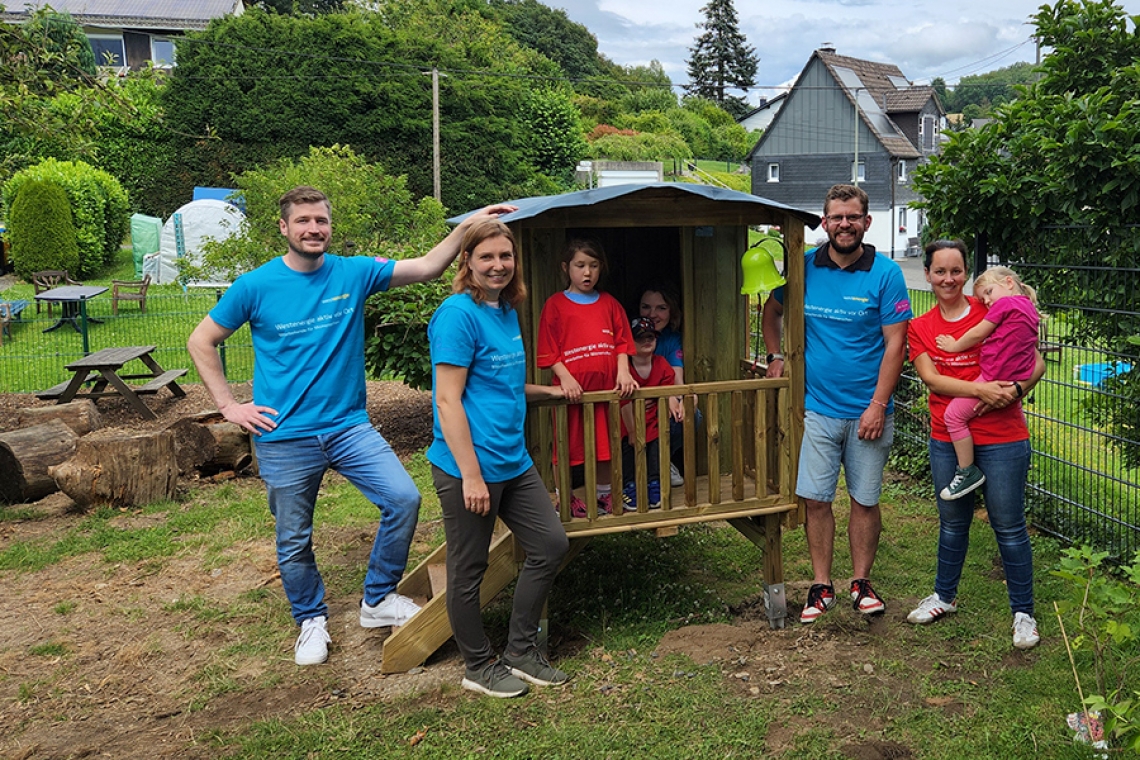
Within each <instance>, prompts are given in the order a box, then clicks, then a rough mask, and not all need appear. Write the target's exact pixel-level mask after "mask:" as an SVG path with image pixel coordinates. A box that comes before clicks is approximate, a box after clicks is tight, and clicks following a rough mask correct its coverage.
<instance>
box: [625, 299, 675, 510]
mask: <svg viewBox="0 0 1140 760" xmlns="http://www.w3.org/2000/svg"><path fill="white" fill-rule="evenodd" d="M630 332H631V333H632V334H633V342H634V344H635V345H636V346H637V352H636V353H635V354H634V355H633V361H632V362H631V363H630V365H631V366H630V369H631V370H632V373H633V379H634V381H635V382H636V383H637V384H638V386H639V387H641V388H655V387H658V386H662V385H673V383H674V381H675V380H676V372H674V371H673V367H672V365H670V364H669V362H668V361H666V359H665V357H664V356H657V355H656V353H655V351H656V350H657V334H658V333H657V330H656V329H655V328H654V326H653V320H652V319H650V318H649V317H637V318H635V319H634V320H633V322H632V323H630ZM633 410H634V404H633V402H632V401H623V402H621V424H622V442H621V471H622V479H623V480H624V481H625V484H624V486H623V488H622V504H623V505H624V507H625V510H626V511H627V512H634V511H636V510H637V488H636V485H635V480H634V475H635V473H634V456H633V445H632V443H631V441H632V439H633V431H634V430H635V429H636V428H635V420H634V417H633ZM658 435H659V431H658V428H657V399H652V400H649V401H647V402H646V404H645V469H646V473H647V475H648V481H649V482H648V488H647V491H648V494H647V495H648V497H649V498H648V499H647V501H648V502H649V508H650V509H655V508H657V507H660V506H661V475H660V471H661V463H660V453H659V448H658V442H657V438H658Z"/></svg>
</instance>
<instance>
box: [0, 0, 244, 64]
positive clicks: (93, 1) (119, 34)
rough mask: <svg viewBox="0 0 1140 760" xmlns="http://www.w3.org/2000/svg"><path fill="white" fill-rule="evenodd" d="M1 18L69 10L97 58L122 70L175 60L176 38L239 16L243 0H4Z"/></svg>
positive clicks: (16, 19) (9, 19) (19, 19)
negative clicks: (47, 7) (45, 8)
mask: <svg viewBox="0 0 1140 760" xmlns="http://www.w3.org/2000/svg"><path fill="white" fill-rule="evenodd" d="M4 5H5V6H6V9H5V10H4V11H3V12H2V13H0V21H4V22H6V23H9V24H22V23H23V22H25V21H27V20H28V17H29V16H30V15H31V14H32V13H33V12H34V11H35V10H36V9H37V8H39V7H41V6H44V5H50V6H51V7H52V8H53V9H54V10H57V11H61V12H62V11H66V12H68V13H70V14H71V17H72V18H73V19H75V21H76V22H77V23H78V24H80V25H82V27H83V33H84V34H86V35H87V39H88V40H90V41H91V47H92V49H93V50H94V51H95V62H96V63H98V64H99V65H100V66H113V67H115V68H118V69H125V68H131V69H138V68H142V67H143V66H145V65H146V63H147V62H148V61H149V62H153V63H154V65H155V66H160V67H161V66H173V65H174V64H175V58H176V54H175V44H176V43H175V41H176V40H177V38H178V37H180V36H182V35H183V34H185V33H186V32H187V31H190V30H201V29H205V28H206V26H207V25H208V24H209V23H210V21H211V19H215V18H221V17H223V16H238V15H241V13H242V11H243V10H244V9H245V6H244V5H242V0H50V2H49V0H5V3H4Z"/></svg>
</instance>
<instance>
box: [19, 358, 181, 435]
mask: <svg viewBox="0 0 1140 760" xmlns="http://www.w3.org/2000/svg"><path fill="white" fill-rule="evenodd" d="M155 348H157V347H156V346H126V347H123V348H104V349H102V350H101V351H96V352H95V353H93V354H90V355H88V356H85V357H83V358H82V359H79V360H78V361H74V362H72V363H71V364H68V365H67V369H68V370H69V371H71V372H73V373H74V375H73V376H72V378H71V379H70V380H68V381H66V382H63V383H60V384H59V385H57V386H55V387H54V388H49V389H47V390H46V391H40V392H39V393H37V394H36V396H37V397H39V398H42V399H53V398H54V399H57V402H56V403H59V404H66V403H68V402H70V401H73V400H75V399H76V398H92V399H96V400H98V399H100V398H105V397H108V396H120V397H122V398H124V399H126V400H127V403H128V404H130V406H131V408H132V409H134V410H135V411H136V412H138V413H139V414H141V415H142V416H143V417H144V418H146V419H148V420H153V419H157V415H156V414H155V413H154V412H152V411H151V410H150V409H149V408H148V407H147V405H146V404H144V403H143V400H142V398H140V396H144V395H148V394H155V393H158V392H159V391H160V390H162V389H163V388H169V389H170V392H171V393H172V394H174V395H175V396H185V395H186V391H184V390H182V388H181V387H180V386H179V385H178V383H177V382H176V381H177V379H178V378H180V377H182V376H183V375H185V374H186V372H187V370H184V369H170V370H164V369H163V368H162V367H161V366H159V364H158V362H157V361H155V359H154V357H153V356H151V353H152V352H153V351H154V350H155ZM135 359H138V360H139V361H141V362H142V363H143V364H144V365H146V367H147V369H149V370H150V372H149V373H147V374H141V375H120V374H119V370H121V369H122V368H123V365H125V364H127V363H128V362H131V361H134V360H135ZM93 375H94V376H97V377H95V378H94V382H95V384H94V385H93V386H92V387H91V389H90V390H87V391H83V390H81V389H82V388H83V384H84V383H86V382H88V379H89V378H91V377H92V376H93ZM127 380H146V381H147V382H146V383H145V384H143V385H130V384H128V383H127V382H126V381H127ZM108 386H110V387H108Z"/></svg>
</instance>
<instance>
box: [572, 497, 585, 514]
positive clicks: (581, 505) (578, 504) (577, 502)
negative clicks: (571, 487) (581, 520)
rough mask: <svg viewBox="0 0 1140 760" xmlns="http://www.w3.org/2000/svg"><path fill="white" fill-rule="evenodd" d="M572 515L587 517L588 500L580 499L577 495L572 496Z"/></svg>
mask: <svg viewBox="0 0 1140 760" xmlns="http://www.w3.org/2000/svg"><path fill="white" fill-rule="evenodd" d="M570 516H571V517H585V516H586V502H584V501H582V500H581V499H579V498H578V497H577V496H574V495H571V496H570Z"/></svg>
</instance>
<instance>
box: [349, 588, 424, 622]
mask: <svg viewBox="0 0 1140 760" xmlns="http://www.w3.org/2000/svg"><path fill="white" fill-rule="evenodd" d="M419 611H420V606H419V605H418V604H416V603H415V602H413V601H412V600H411V599H409V598H408V597H406V596H404V595H402V594H397V593H396V592H395V591H393V592H392V593H390V594H388V596H386V597H384V598H383V599H381V600H380V601H379V602H377V603H376V605H375V606H370V605H369V604H368V603H367V602H365V601H364V600H363V599H361V600H360V625H361V626H363V627H364V628H387V627H388V626H394V625H403V624H404V623H406V622H408V621H409V620H410V619H411V618H412V615H415V614H416V613H417V612H419Z"/></svg>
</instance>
